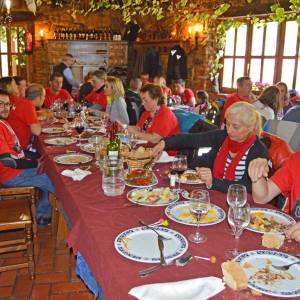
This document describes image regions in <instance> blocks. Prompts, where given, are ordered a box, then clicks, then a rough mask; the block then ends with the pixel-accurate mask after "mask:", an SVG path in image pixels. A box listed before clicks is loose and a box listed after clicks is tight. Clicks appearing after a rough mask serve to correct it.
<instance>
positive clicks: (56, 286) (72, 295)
mask: <svg viewBox="0 0 300 300" xmlns="http://www.w3.org/2000/svg"><path fill="white" fill-rule="evenodd" d="M35 244H36V253H37V255H36V278H35V280H33V281H31V280H30V278H29V275H28V270H27V269H21V270H14V271H7V272H2V273H0V299H1V300H29V299H30V300H90V299H93V296H92V294H91V293H90V292H89V291H88V289H87V288H86V286H85V285H84V284H83V283H82V281H81V280H80V279H79V278H78V277H77V276H76V274H75V268H74V266H75V259H74V256H73V255H70V254H69V249H68V248H67V247H66V245H65V243H61V244H60V245H56V242H55V240H53V238H52V236H51V226H48V227H47V228H45V229H39V231H38V236H37V240H36V243H35ZM20 260H24V257H22V253H21V252H19V253H10V254H6V255H5V256H4V255H0V264H3V263H5V261H16V262H17V261H20Z"/></svg>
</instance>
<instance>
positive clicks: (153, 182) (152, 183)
mask: <svg viewBox="0 0 300 300" xmlns="http://www.w3.org/2000/svg"><path fill="white" fill-rule="evenodd" d="M125 178H126V174H125ZM125 184H126V185H127V186H130V187H134V188H149V187H152V186H155V185H157V184H158V180H157V177H156V176H155V174H154V173H153V175H152V181H151V183H150V184H147V185H134V184H131V183H129V182H128V181H127V180H125Z"/></svg>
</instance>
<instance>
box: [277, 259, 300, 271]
mask: <svg viewBox="0 0 300 300" xmlns="http://www.w3.org/2000/svg"><path fill="white" fill-rule="evenodd" d="M296 264H300V260H298V261H296V262H293V263H291V264H288V265H283V266H274V265H272V267H273V268H275V269H276V270H279V271H287V270H289V268H290V267H291V266H293V265H296Z"/></svg>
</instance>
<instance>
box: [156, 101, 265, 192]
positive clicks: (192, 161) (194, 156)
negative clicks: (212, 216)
mask: <svg viewBox="0 0 300 300" xmlns="http://www.w3.org/2000/svg"><path fill="white" fill-rule="evenodd" d="M225 117H226V120H227V121H226V130H221V129H218V130H214V131H209V132H203V133H195V134H180V135H176V136H171V137H168V138H165V139H163V140H162V141H160V142H159V143H158V144H157V145H156V146H155V147H154V149H153V153H154V155H157V154H159V153H160V152H161V151H162V150H164V149H166V150H168V149H175V150H184V151H187V150H188V152H189V167H191V168H196V170H197V174H198V176H199V177H200V179H201V180H202V181H203V182H204V183H205V184H206V186H207V188H213V189H216V190H219V191H222V192H227V190H228V187H229V185H230V184H232V183H238V184H243V185H245V186H246V188H247V190H248V191H251V180H250V178H249V177H248V174H247V168H248V165H249V162H250V161H251V160H252V159H254V158H258V157H261V158H267V157H268V151H267V148H266V147H265V145H264V144H263V143H262V142H261V141H260V139H259V137H260V134H261V131H262V129H261V116H260V114H259V113H258V112H257V110H256V109H255V107H254V106H253V105H252V104H249V103H247V102H243V101H242V102H237V103H235V104H233V105H231V106H230V107H229V108H228V109H227V111H226V115H225Z"/></svg>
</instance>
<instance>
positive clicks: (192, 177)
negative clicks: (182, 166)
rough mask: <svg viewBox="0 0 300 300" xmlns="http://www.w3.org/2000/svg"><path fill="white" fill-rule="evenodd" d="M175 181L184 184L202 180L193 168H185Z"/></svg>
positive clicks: (197, 182) (198, 182) (199, 182)
mask: <svg viewBox="0 0 300 300" xmlns="http://www.w3.org/2000/svg"><path fill="white" fill-rule="evenodd" d="M177 181H180V183H184V184H201V183H203V181H202V180H201V179H200V178H199V176H198V175H197V172H196V171H194V170H186V171H184V172H183V174H181V175H180V176H179V177H178V179H177Z"/></svg>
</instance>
